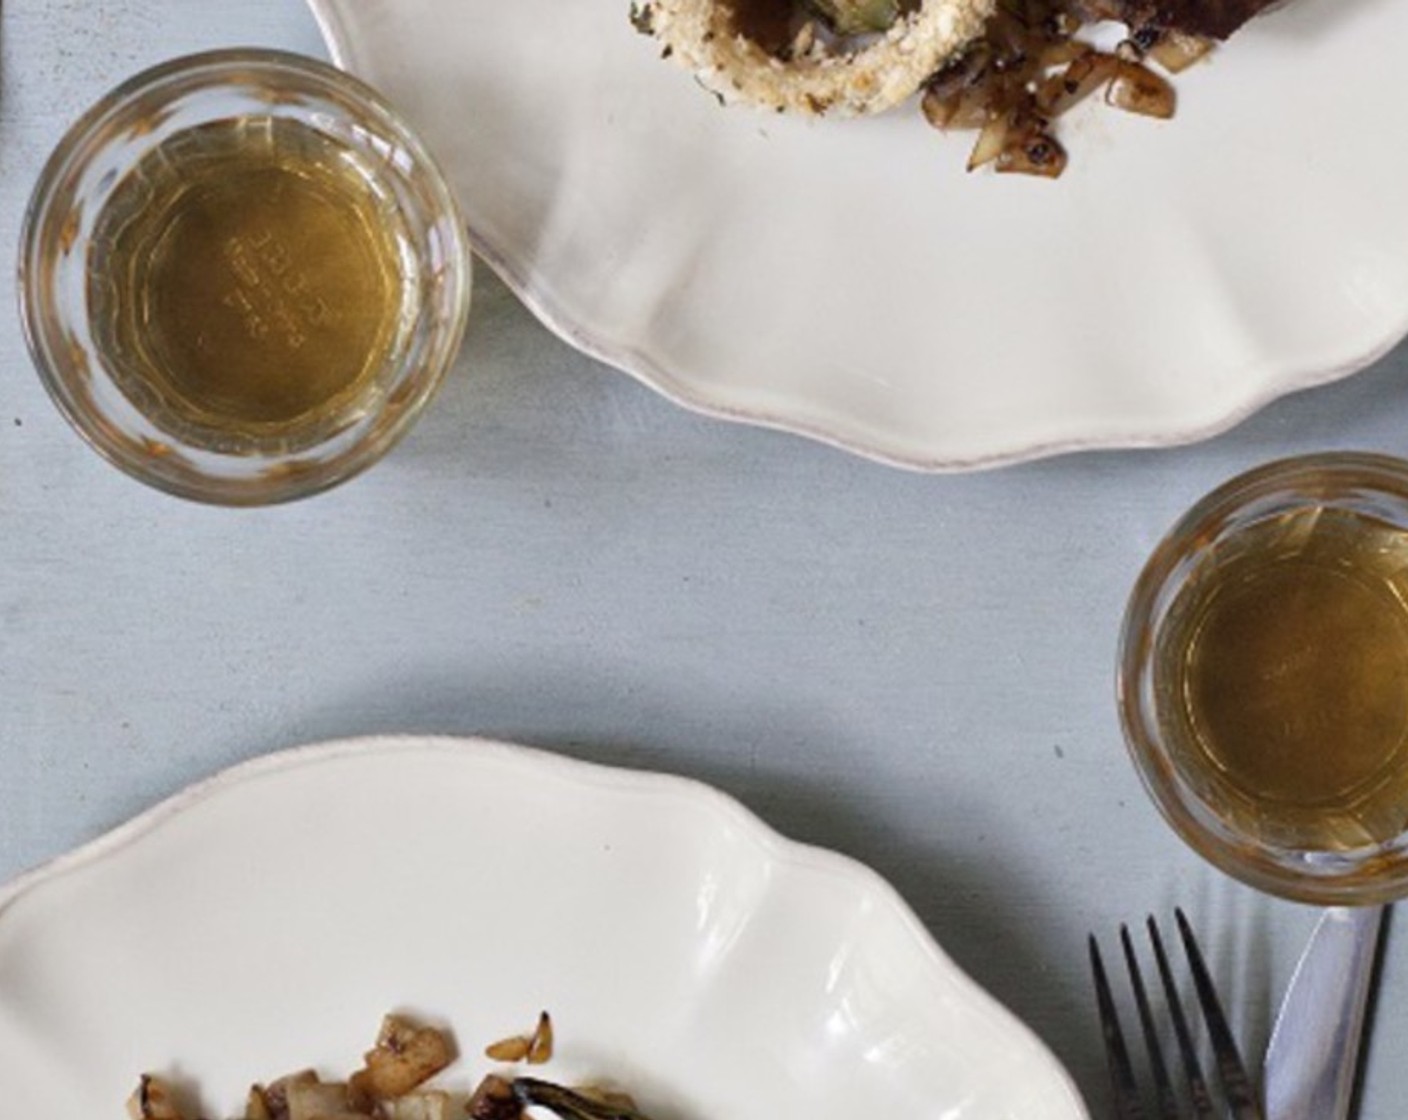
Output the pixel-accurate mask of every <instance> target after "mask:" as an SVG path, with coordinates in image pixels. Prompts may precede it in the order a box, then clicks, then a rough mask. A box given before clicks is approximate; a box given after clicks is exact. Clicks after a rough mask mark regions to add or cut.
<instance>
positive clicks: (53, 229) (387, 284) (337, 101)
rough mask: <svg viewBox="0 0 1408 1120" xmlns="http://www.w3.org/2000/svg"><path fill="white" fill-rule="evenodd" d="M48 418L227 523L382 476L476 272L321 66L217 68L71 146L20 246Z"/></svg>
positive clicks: (263, 61)
mask: <svg viewBox="0 0 1408 1120" xmlns="http://www.w3.org/2000/svg"><path fill="white" fill-rule="evenodd" d="M20 273H21V283H20V296H21V305H22V306H21V311H22V317H23V319H24V324H25V329H26V333H27V337H28V340H29V344H30V350H31V353H32V354H33V356H34V359H35V363H36V365H37V366H38V368H39V371H40V374H41V376H42V377H43V380H44V383H45V385H46V387H47V388H48V390H49V392H50V394H51V395H52V397H53V398H54V400H55V401H56V402H57V404H58V405H59V408H60V409H61V411H62V412H63V413H64V415H65V416H66V417H67V418H68V419H69V421H70V422H71V423H72V424H73V425H74V427H75V428H77V430H78V431H79V432H80V433H81V434H82V435H83V436H84V437H85V438H86V439H87V440H88V442H89V443H91V444H92V445H93V447H95V448H96V449H97V450H98V451H99V452H101V453H102V454H103V455H105V456H106V457H107V458H108V459H110V460H111V461H112V462H114V463H115V464H117V465H118V466H119V467H121V468H123V469H124V470H126V471H128V472H129V473H131V474H132V475H135V476H136V477H137V478H140V479H142V480H143V481H145V482H148V483H150V484H152V485H154V486H157V487H160V488H162V489H164V490H167V491H170V492H172V493H175V494H179V495H182V496H184V497H188V498H193V499H198V500H203V501H208V502H216V503H223V504H230V505H253V504H262V503H269V502H278V501H284V500H288V499H291V498H297V497H301V496H304V495H307V494H311V493H314V492H317V491H319V490H323V489H325V488H327V487H329V486H332V485H334V484H335V483H338V482H341V481H342V480H344V479H346V478H348V477H350V476H352V475H354V474H356V473H357V472H358V471H360V470H362V469H363V468H365V467H367V466H368V465H369V464H371V463H372V462H375V461H376V460H377V459H378V458H380V457H381V456H382V455H383V454H384V453H385V452H386V451H387V450H388V449H389V448H390V447H391V446H392V444H394V443H395V442H396V440H397V439H398V438H399V437H400V436H401V435H402V434H403V433H404V432H405V431H406V430H407V428H408V426H409V425H410V424H411V422H412V421H413V420H414V419H415V418H416V416H417V415H418V414H419V413H420V411H421V409H422V408H423V407H424V405H425V404H426V402H427V401H428V400H429V399H430V398H431V396H432V395H433V393H434V392H435V390H436V387H437V386H438V385H439V384H440V382H441V380H442V378H443V377H444V375H445V372H446V370H447V369H448V368H449V366H450V365H451V363H452V362H453V360H454V357H455V354H456V352H457V350H458V348H459V345H460V340H461V337H462V334H463V331H464V325H465V317H466V314H467V311H468V306H469V286H470V252H469V247H468V244H467V238H466V233H465V230H464V227H463V223H462V221H461V219H460V215H459V211H458V209H457V207H456V204H455V200H454V198H453V195H452V193H451V190H450V188H449V186H448V185H447V183H446V181H445V178H444V176H443V175H442V174H441V172H440V171H439V170H438V169H437V167H436V165H435V162H434V160H433V159H432V158H431V156H430V153H429V152H428V151H427V150H426V148H425V146H424V144H423V143H422V142H421V140H420V139H418V138H417V136H416V135H415V134H414V133H413V132H412V131H411V129H410V128H409V127H408V126H407V125H406V123H405V122H404V121H403V120H402V119H401V117H400V116H399V114H398V113H397V112H396V111H395V110H394V109H393V108H392V107H391V106H390V105H389V104H387V102H386V101H385V100H384V99H383V98H382V97H381V96H380V95H378V94H377V93H376V92H375V91H374V90H372V89H370V88H369V87H367V86H366V85H364V84H363V83H361V82H359V81H357V80H356V79H354V78H352V77H350V76H348V75H347V74H344V73H342V72H341V71H339V70H336V69H334V68H333V67H330V66H327V65H324V64H323V63H320V62H317V61H315V60H312V59H308V58H303V57H301V56H297V55H292V54H287V53H284V52H280V51H270V50H229V51H217V52H212V53H207V54H201V55H194V56H190V57H187V58H182V59H177V60H175V61H172V62H169V63H166V64H165V65H161V66H158V67H155V68H154V69H151V70H148V71H146V72H144V73H142V74H139V75H138V76H136V77H134V78H132V79H131V80H130V81H128V82H126V83H125V84H123V85H122V86H120V87H119V88H117V89H116V90H114V91H113V92H112V93H110V94H108V96H106V97H105V98H103V99H102V100H101V101H100V102H99V103H98V104H97V105H95V106H94V107H93V108H92V109H91V110H90V111H89V112H88V113H86V114H85V115H84V116H83V117H82V118H81V119H80V120H79V121H78V122H77V123H76V124H74V126H73V127H72V128H71V129H70V130H69V132H68V133H67V135H66V136H65V137H64V139H63V140H62V142H61V143H60V144H59V146H58V148H57V149H56V150H55V152H54V154H53V156H52V157H51V158H50V160H49V162H48V164H47V166H46V167H45V169H44V171H43V173H42V174H41V176H40V180H39V183H38V185H37V187H36V189H35V192H34V196H33V199H32V201H31V204H30V207H29V211H28V214H27V216H26V223H25V230H24V234H23V236H22V239H21V260H20Z"/></svg>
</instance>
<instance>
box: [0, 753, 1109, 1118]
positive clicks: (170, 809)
mask: <svg viewBox="0 0 1408 1120" xmlns="http://www.w3.org/2000/svg"><path fill="white" fill-rule="evenodd" d="M466 751H473V752H475V756H476V760H478V761H488V762H489V763H491V764H495V765H508V766H514V767H519V768H528V769H539V770H546V771H549V772H551V773H553V774H555V775H556V776H558V777H559V778H566V779H568V780H570V781H572V782H573V783H575V784H577V785H580V786H582V787H584V788H589V787H601V788H607V789H613V790H616V791H618V792H629V793H634V794H637V795H653V796H667V797H668V796H685V797H688V798H690V799H692V800H695V801H697V802H699V803H701V804H704V805H706V806H707V807H708V808H709V809H710V810H711V811H712V812H714V813H715V814H717V815H718V816H720V817H722V818H724V819H726V820H727V821H728V823H729V824H730V825H732V826H734V827H737V828H738V829H739V830H740V832H741V834H743V835H745V836H747V837H748V839H749V841H750V842H751V843H753V844H754V845H756V847H757V848H758V849H759V850H760V851H761V852H762V853H763V854H764V855H766V856H767V857H768V858H769V859H774V860H777V861H779V862H780V863H783V864H786V865H790V866H793V867H797V868H803V869H806V870H810V871H813V872H817V873H821V874H825V875H828V876H831V877H833V878H838V879H844V880H848V881H850V882H852V883H854V884H856V885H857V886H858V887H859V888H861V889H863V890H866V891H869V892H871V893H872V894H873V895H874V896H875V897H876V898H877V899H878V900H880V901H882V902H883V903H884V905H885V906H886V907H887V908H888V909H889V911H890V913H891V915H892V916H893V917H894V918H895V920H897V921H898V922H899V923H900V924H901V925H902V926H903V928H904V929H906V931H907V932H908V934H909V936H910V937H911V938H912V939H913V941H914V944H915V947H916V948H917V949H918V950H919V951H920V952H921V953H923V955H924V956H925V958H926V959H927V960H928V961H929V963H930V965H931V967H933V968H936V969H939V970H941V971H943V972H945V973H947V974H949V975H951V976H953V977H954V978H955V979H956V980H957V981H958V982H959V983H960V985H961V987H962V988H963V990H964V992H965V994H966V995H967V996H968V997H969V998H971V999H972V1000H973V1001H974V1002H975V1004H976V1006H977V1007H978V1008H980V1009H982V1010H983V1011H985V1012H986V1013H988V1014H996V1015H997V1016H999V1017H1000V1018H1001V1020H1002V1021H1003V1022H1004V1023H1005V1024H1006V1025H1007V1026H1008V1027H1009V1028H1010V1029H1011V1030H1012V1031H1013V1032H1014V1033H1015V1034H1016V1035H1017V1036H1018V1037H1021V1038H1024V1039H1025V1040H1026V1042H1027V1044H1028V1047H1029V1049H1030V1051H1031V1053H1033V1054H1034V1055H1040V1056H1041V1058H1042V1059H1043V1060H1044V1061H1045V1063H1046V1065H1047V1067H1048V1069H1049V1070H1050V1071H1051V1073H1052V1074H1053V1075H1054V1077H1053V1080H1054V1081H1055V1082H1056V1083H1059V1084H1060V1085H1062V1086H1063V1087H1064V1089H1065V1093H1066V1095H1067V1097H1068V1099H1069V1103H1070V1105H1071V1107H1072V1109H1073V1115H1075V1116H1085V1117H1088V1115H1089V1113H1088V1111H1087V1109H1086V1108H1085V1104H1084V1100H1083V1098H1082V1096H1081V1094H1080V1091H1079V1090H1078V1089H1077V1087H1076V1085H1075V1082H1074V1080H1073V1079H1072V1077H1071V1075H1070V1073H1069V1071H1068V1070H1067V1069H1066V1067H1065V1066H1064V1065H1063V1064H1062V1063H1061V1062H1060V1061H1059V1060H1058V1059H1057V1058H1056V1055H1055V1054H1054V1053H1053V1052H1052V1051H1051V1049H1050V1048H1049V1047H1048V1046H1047V1045H1046V1043H1045V1042H1044V1041H1043V1040H1042V1039H1041V1038H1040V1037H1039V1036H1038V1035H1037V1034H1036V1032H1035V1031H1034V1030H1032V1028H1031V1027H1029V1026H1028V1025H1027V1024H1026V1023H1025V1022H1024V1021H1023V1020H1022V1019H1020V1018H1019V1017H1018V1016H1016V1015H1015V1014H1014V1013H1013V1012H1011V1011H1010V1010H1009V1009H1008V1008H1007V1007H1006V1006H1004V1005H1003V1004H1002V1003H1001V1002H1000V1001H999V1000H998V999H997V998H996V997H995V996H993V995H992V994H991V993H990V992H988V991H987V989H985V988H984V987H982V985H980V984H979V983H978V982H977V981H976V980H974V979H973V978H972V977H971V976H969V975H968V973H967V972H965V971H964V970H963V969H962V968H960V967H959V965H958V964H957V963H956V962H955V961H954V960H953V959H952V958H951V957H950V956H949V955H948V954H947V952H945V951H944V949H943V947H942V946H941V945H940V944H939V943H938V941H937V940H936V939H935V938H934V936H933V935H932V934H931V933H930V932H929V930H928V929H927V928H926V927H925V926H924V924H923V923H922V922H921V921H920V920H919V917H918V915H916V914H915V913H914V911H913V910H912V909H911V907H910V906H909V904H908V903H907V902H906V901H905V900H904V898H903V896H902V895H901V894H900V893H899V891H898V890H897V889H896V888H895V886H894V885H893V884H892V883H890V881H889V880H888V879H886V878H885V877H884V876H883V875H881V874H880V873H879V872H877V871H875V870H874V869H873V868H871V867H870V866H869V865H867V864H865V863H863V862H861V861H860V860H858V859H855V858H854V857H852V856H848V855H845V854H844V853H842V852H838V851H835V850H834V849H830V848H823V847H819V846H817V845H813V844H806V843H802V842H800V841H797V840H792V839H790V838H788V837H786V836H784V835H783V834H782V833H780V832H778V831H777V830H776V829H774V828H773V827H772V826H771V825H769V824H768V823H767V822H766V821H764V820H763V819H762V818H761V817H759V816H758V815H757V814H756V813H754V812H753V811H752V810H751V809H749V808H748V807H747V806H745V805H744V804H743V803H742V802H740V801H738V800H737V799H736V798H734V797H732V796H730V795H729V794H726V793H724V792H723V791H722V790H720V789H718V788H716V787H714V786H711V785H709V784H708V783H707V782H703V781H700V780H698V779H695V778H688V777H684V776H682V775H676V774H669V773H664V772H661V771H653V770H631V769H627V768H625V767H620V766H611V765H606V764H603V763H597V762H588V761H586V760H583V759H577V758H571V757H569V756H566V755H561V754H557V753H554V752H552V751H549V750H545V749H542V748H538V747H530V746H524V745H520V744H516V743H509V742H505V741H503V740H498V739H490V738H485V737H481V736H455V735H418V734H412V733H405V734H398V735H367V736H356V737H351V738H344V739H334V740H328V741H325V742H318V743H308V744H304V745H301V746H295V747H287V748H283V749H280V750H275V751H272V752H270V753H268V754H263V755H258V756H256V757H254V758H251V759H248V760H246V761H244V762H238V763H235V764H234V765H232V766H229V767H226V768H225V769H222V770H219V771H217V772H215V773H214V774H212V775H210V776H208V777H206V778H203V779H200V780H198V781H196V782H194V783H192V784H191V785H188V786H186V787H185V788H184V789H181V790H179V791H178V792H176V793H174V794H172V795H171V796H169V797H166V798H164V799H162V800H161V801H158V802H157V803H156V804H154V805H152V806H151V807H149V808H148V809H146V810H144V811H142V812H140V813H138V814H137V815H136V816H134V817H131V818H129V819H128V820H127V821H125V822H124V823H122V824H119V825H117V826H116V827H115V828H112V829H110V830H108V831H107V832H105V833H103V834H102V835H100V836H98V837H96V838H94V839H92V840H90V841H88V842H87V843H84V844H81V845H79V846H78V847H77V848H74V849H72V850H70V851H68V852H66V853H64V854H62V855H59V856H56V857H54V858H53V859H50V860H48V861H46V862H44V863H41V864H39V865H38V866H36V867H33V868H31V869H30V870H28V871H24V872H21V873H20V874H19V875H18V876H17V877H15V878H14V879H11V880H10V881H9V882H8V883H4V884H0V923H3V922H4V920H5V914H6V912H7V911H8V910H9V909H10V907H11V906H12V905H13V904H15V903H16V902H18V901H19V900H20V899H22V898H23V897H24V896H26V895H28V894H30V893H31V892H33V891H35V890H38V889H41V888H42V887H43V886H44V885H45V884H46V883H49V882H52V881H54V880H57V879H60V878H62V877H64V876H67V875H69V874H72V873H75V872H78V871H81V870H83V869H85V868H88V867H91V866H93V865H96V864H100V863H102V862H103V861H104V860H105V859H108V858H110V857H113V856H116V855H118V854H119V853H121V852H122V851H124V850H125V849H127V848H128V847H130V846H132V845H134V844H136V843H137V842H139V841H140V840H142V839H144V838H145V837H147V836H149V835H151V834H153V833H156V832H159V831H160V830H161V829H162V828H163V827H164V826H166V825H167V824H168V823H169V822H171V821H173V820H174V819H176V818H177V817H179V816H182V815H183V814H185V813H187V812H188V811H190V810H192V809H194V808H196V807H197V806H199V805H201V804H203V803H205V802H206V801H209V800H211V799H213V798H216V797H219V796H220V795H221V794H222V793H224V792H225V791H226V790H229V789H232V788H234V787H236V786H241V785H245V784H248V783H251V782H257V781H260V780H264V779H267V778H271V777H276V776H278V775H279V774H282V773H287V772H289V771H293V770H298V769H302V768H305V767H309V766H317V765H320V764H326V763H335V762H338V761H341V760H343V759H349V758H354V757H357V756H365V755H387V754H393V753H400V752H405V753H422V754H425V753H435V754H444V755H445V756H447V757H449V756H451V755H458V756H460V757H463V755H464V753H465V752H466Z"/></svg>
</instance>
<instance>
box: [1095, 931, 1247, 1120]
mask: <svg viewBox="0 0 1408 1120" xmlns="http://www.w3.org/2000/svg"><path fill="white" fill-rule="evenodd" d="M1174 916H1175V917H1176V918H1177V921H1178V932H1179V935H1180V936H1181V938H1182V940H1183V947H1184V950H1185V951H1186V953H1187V957H1188V967H1189V970H1190V972H1191V973H1192V976H1193V987H1194V990H1195V991H1196V992H1197V995H1198V1004H1199V1006H1200V1007H1201V1008H1202V1012H1203V1021H1204V1022H1205V1023H1206V1024H1207V1028H1208V1040H1209V1042H1210V1043H1211V1044H1212V1052H1213V1058H1214V1060H1215V1063H1216V1068H1217V1076H1218V1081H1219V1083H1220V1084H1221V1086H1222V1095H1223V1097H1224V1098H1225V1100H1226V1108H1227V1111H1225V1112H1222V1113H1219V1112H1218V1111H1217V1109H1216V1108H1215V1106H1214V1101H1213V1095H1212V1092H1211V1091H1210V1090H1209V1088H1208V1083H1207V1081H1206V1080H1205V1079H1204V1077H1203V1071H1202V1066H1201V1064H1200V1063H1199V1061H1198V1053H1197V1048H1196V1047H1195V1046H1194V1044H1193V1037H1192V1034H1191V1032H1190V1031H1189V1029H1188V1018H1187V1016H1186V1015H1185V1014H1184V1012H1183V1002H1182V1000H1180V999H1179V996H1178V987H1177V985H1176V984H1175V983H1174V979H1173V969H1172V968H1171V967H1170V966H1169V961H1168V954H1167V953H1165V952H1164V943H1163V938H1162V937H1161V936H1160V935H1159V927H1158V925H1157V923H1156V922H1155V921H1154V919H1153V918H1149V919H1148V923H1147V924H1148V930H1149V941H1150V944H1151V945H1152V946H1153V950H1154V961H1155V963H1156V964H1157V965H1158V970H1159V978H1160V980H1161V981H1162V982H1163V989H1164V997H1165V1000H1166V1002H1167V1006H1168V1017H1169V1020H1170V1022H1171V1024H1172V1027H1173V1033H1174V1037H1175V1039H1176V1041H1177V1044H1178V1052H1179V1055H1180V1058H1181V1061H1182V1065H1183V1072H1184V1078H1185V1080H1186V1083H1187V1097H1188V1109H1189V1110H1188V1111H1184V1109H1183V1106H1182V1103H1181V1100H1180V1097H1179V1094H1178V1092H1177V1091H1176V1090H1175V1088H1174V1085H1173V1080H1172V1078H1171V1077H1170V1076H1169V1070H1168V1065H1167V1064H1166V1063H1165V1061H1164V1052H1163V1046H1162V1045H1161V1043H1160V1041H1159V1034H1158V1029H1157V1028H1156V1026H1155V1023H1154V1016H1153V1012H1152V1011H1151V1010H1150V1006H1149V997H1148V993H1147V992H1146V990H1145V987H1144V978H1143V976H1142V974H1141V973H1140V971H1139V962H1138V959H1137V958H1136V957H1135V954H1134V942H1133V940H1132V938H1131V937H1130V935H1129V928H1128V927H1127V926H1120V944H1121V946H1122V947H1123V949H1124V959H1125V966H1126V968H1127V970H1128V972H1129V983H1130V987H1131V988H1132V989H1133V992H1134V1004H1135V1007H1136V1008H1137V1009H1138V1012H1139V1023H1140V1026H1141V1028H1142V1030H1143V1034H1144V1044H1145V1047H1146V1049H1147V1050H1148V1052H1149V1071H1150V1074H1151V1075H1152V1077H1153V1079H1154V1094H1155V1099H1156V1101H1157V1111H1156V1112H1155V1114H1154V1115H1155V1116H1157V1117H1158V1120H1186V1118H1188V1117H1192V1118H1195V1120H1216V1118H1217V1117H1218V1116H1219V1115H1222V1116H1231V1117H1233V1118H1234V1120H1263V1116H1262V1111H1261V1105H1260V1103H1259V1102H1258V1100H1257V1095H1256V1091H1255V1090H1254V1089H1253V1088H1252V1083H1251V1079H1250V1078H1249V1077H1247V1072H1246V1068H1245V1067H1244V1066H1243V1065H1242V1058H1241V1055H1240V1054H1238V1052H1237V1043H1236V1041H1235V1040H1234V1039H1233V1038H1232V1031H1231V1030H1230V1029H1229V1028H1228V1026H1227V1017H1226V1016H1225V1015H1224V1014H1223V1012H1222V1005H1221V1003H1220V1002H1219V1001H1218V998H1217V991H1216V989H1215V988H1214V987H1213V983H1212V977H1211V976H1210V975H1209V974H1208V969H1207V965H1206V964H1205V963H1204V961H1203V954H1202V951H1201V950H1200V949H1199V948H1198V943H1197V941H1196V940H1195V939H1194V937H1193V931H1192V929H1191V928H1190V927H1189V925H1188V919H1187V918H1186V917H1185V916H1184V914H1183V911H1182V910H1176V911H1175V912H1174ZM1090 968H1091V971H1092V972H1093V973H1094V977H1095V998H1096V1002H1097V1003H1098V1005H1099V1008H1100V1027H1101V1030H1102V1032H1103V1034H1104V1036H1105V1055H1106V1057H1107V1059H1108V1061H1109V1066H1110V1080H1111V1084H1112V1086H1113V1088H1114V1102H1115V1112H1114V1116H1115V1120H1144V1117H1145V1116H1147V1115H1148V1113H1146V1112H1145V1110H1144V1103H1143V1101H1142V1099H1141V1098H1140V1094H1139V1084H1138V1081H1137V1080H1136V1078H1135V1075H1134V1066H1133V1063H1132V1062H1131V1061H1130V1057H1129V1049H1128V1047H1127V1046H1126V1045H1125V1041H1124V1033H1123V1031H1122V1030H1121V1029H1120V1021H1119V1016H1118V1015H1117V1014H1116V1013H1115V1001H1114V997H1113V996H1112V995H1111V993H1110V983H1109V980H1108V978H1107V977H1106V975H1105V965H1104V962H1103V961H1101V959H1100V947H1099V945H1098V944H1097V943H1096V940H1095V936H1094V935H1093V934H1092V935H1091V937H1090Z"/></svg>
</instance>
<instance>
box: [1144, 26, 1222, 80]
mask: <svg viewBox="0 0 1408 1120" xmlns="http://www.w3.org/2000/svg"><path fill="white" fill-rule="evenodd" d="M1212 47H1213V42H1212V40H1211V39H1204V38H1202V37H1201V36H1198V35H1189V34H1187V33H1185V32H1183V31H1165V32H1164V33H1163V34H1162V35H1160V36H1159V41H1158V42H1157V43H1155V44H1154V45H1153V46H1152V47H1150V48H1149V57H1150V58H1152V59H1153V60H1154V61H1155V62H1157V63H1158V64H1159V65H1160V66H1162V67H1163V68H1164V69H1165V70H1167V71H1168V72H1169V73H1170V74H1178V73H1181V72H1182V71H1184V70H1186V69H1188V67H1190V66H1192V65H1193V63H1195V62H1197V61H1198V59H1200V58H1204V57H1206V56H1207V53H1208V52H1209V51H1210V50H1212Z"/></svg>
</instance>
